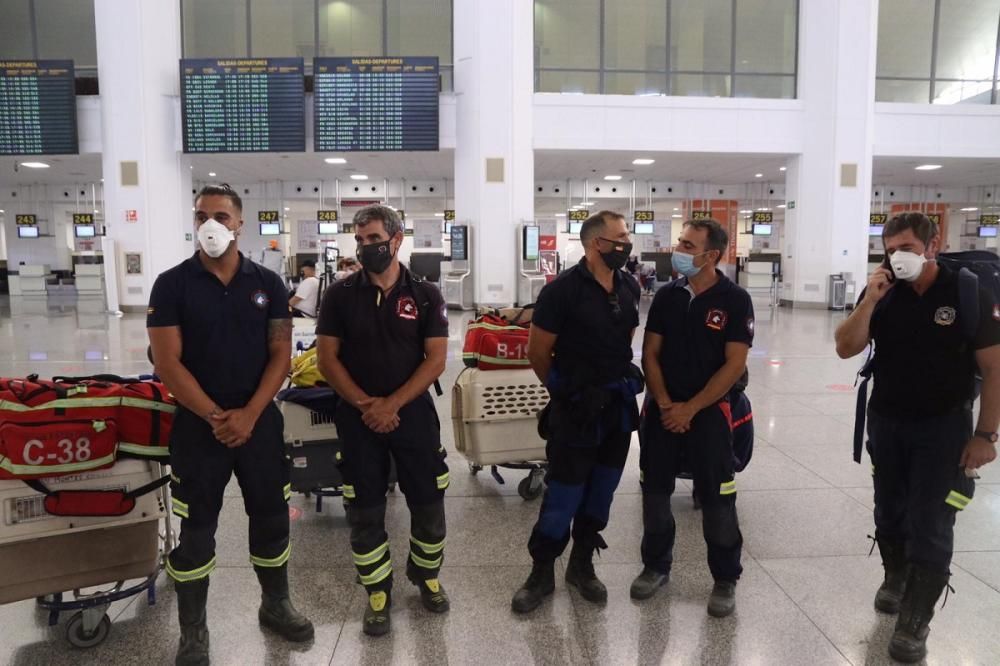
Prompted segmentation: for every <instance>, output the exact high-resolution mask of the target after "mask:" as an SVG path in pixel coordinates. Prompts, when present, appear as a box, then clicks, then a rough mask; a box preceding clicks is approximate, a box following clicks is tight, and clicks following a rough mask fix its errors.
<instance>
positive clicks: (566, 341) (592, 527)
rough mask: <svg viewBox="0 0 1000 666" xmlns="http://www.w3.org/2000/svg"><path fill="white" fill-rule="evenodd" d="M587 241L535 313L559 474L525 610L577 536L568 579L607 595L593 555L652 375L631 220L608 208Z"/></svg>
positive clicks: (548, 586) (534, 349) (535, 537)
mask: <svg viewBox="0 0 1000 666" xmlns="http://www.w3.org/2000/svg"><path fill="white" fill-rule="evenodd" d="M580 240H581V241H582V242H583V247H584V250H585V252H586V255H585V256H584V258H583V259H581V261H580V263H579V264H577V265H576V266H574V267H573V268H571V269H569V270H568V271H565V272H564V273H562V274H561V275H559V277H557V278H556V279H555V280H553V281H552V282H551V283H550V284H548V285H546V286H545V288H544V289H542V292H541V293H540V294H539V295H538V302H537V303H536V305H535V311H534V313H533V314H532V323H531V336H530V338H529V341H528V357H529V358H530V360H531V366H532V368H533V369H534V371H535V374H537V375H538V377H539V379H541V380H542V382H543V383H544V384H545V385H546V386H547V387H548V389H549V394H550V396H551V401H550V403H549V407H548V408H547V411H546V413H547V416H545V417H543V419H542V422H541V424H540V427H539V430H540V432H543V434H544V436H545V438H546V454H547V456H548V460H549V470H548V474H547V476H546V479H545V481H546V484H547V487H546V489H545V498H544V499H543V500H542V507H541V511H540V514H539V516H538V522H537V523H536V524H535V528H534V530H533V531H532V533H531V539H530V540H529V541H528V551H529V552H530V553H531V557H532V560H534V566H533V567H532V570H531V575H530V576H529V577H528V580H527V581H526V582H525V583H524V585H523V586H522V587H521V589H519V590H518V591H517V593H516V594H515V595H514V599H513V600H512V602H511V608H512V609H513V610H514V611H515V612H517V613H527V612H529V611H532V610H534V609H535V608H537V607H538V606H539V604H541V603H542V599H543V598H544V597H545V596H547V595H549V594H551V593H552V592H553V590H554V589H555V573H554V570H553V563H554V562H555V559H556V558H557V557H559V555H560V554H562V552H563V550H565V548H566V545H567V544H568V543H569V540H570V536H571V535H572V537H573V550H572V552H571V554H570V558H569V564H568V566H567V568H566V582H567V583H569V584H570V585H573V586H575V587H577V588H578V589H579V591H580V594H581V595H582V596H583V598H584V599H587V600H588V601H591V602H594V603H604V602H605V601H606V600H607V596H608V592H607V589H606V588H605V587H604V584H603V583H601V581H600V580H598V578H597V575H596V573H595V572H594V565H593V563H592V557H593V554H594V551H595V550H598V549H602V548H607V544H606V543H605V542H604V539H603V538H602V537H601V535H600V532H601V530H603V529H604V528H605V526H607V524H608V514H609V513H610V511H611V500H612V499H613V497H614V493H615V489H616V488H617V487H618V481H619V480H620V479H621V475H622V469H623V468H624V466H625V459H626V458H627V457H628V448H629V442H630V440H631V438H632V431H634V430H635V429H636V428H637V427H638V421H639V411H638V407H637V405H636V400H635V397H636V395H637V394H638V393H640V392H641V391H642V373H641V372H640V371H639V369H638V368H636V367H635V366H633V365H632V363H631V361H632V344H631V342H632V335H633V334H634V333H635V329H636V327H637V326H638V325H639V308H638V303H639V285H638V284H636V281H635V279H634V278H633V277H632V276H630V275H628V274H627V273H625V272H624V271H622V270H620V269H621V268H622V267H624V266H625V263H626V262H627V261H628V257H629V254H630V253H631V251H632V243H631V242H629V232H628V226H627V225H626V224H625V220H624V218H623V217H622V216H621V215H619V214H617V213H612V212H609V211H602V212H600V213H597V214H596V215H593V216H591V217H590V218H589V219H588V220H587V221H586V222H584V223H583V227H582V229H581V230H580ZM571 526H572V529H571Z"/></svg>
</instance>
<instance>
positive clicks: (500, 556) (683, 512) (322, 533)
mask: <svg viewBox="0 0 1000 666" xmlns="http://www.w3.org/2000/svg"><path fill="white" fill-rule="evenodd" d="M646 303H647V304H648V299H646ZM757 315H758V316H757V327H756V328H757V344H756V346H755V347H754V349H753V351H752V357H751V363H750V372H751V381H750V388H749V394H750V396H751V398H752V400H753V406H754V414H755V421H756V432H757V441H756V448H755V453H754V458H753V461H752V462H751V464H750V466H749V468H748V469H747V470H746V471H745V472H743V473H742V474H740V475H739V476H738V480H737V482H738V487H739V499H738V503H737V504H738V508H739V514H740V519H741V523H742V530H743V534H744V538H745V542H746V543H745V548H744V566H745V573H744V576H743V579H742V580H741V582H740V585H739V587H738V589H737V595H738V608H737V611H736V613H735V614H734V615H733V616H732V617H730V618H727V619H722V620H718V619H713V618H710V617H709V616H708V615H707V614H706V612H705V602H706V599H707V595H708V592H709V590H710V588H711V578H710V576H709V574H708V569H707V566H706V564H705V547H704V544H703V540H702V536H701V526H700V514H698V513H696V512H695V511H694V510H693V508H692V506H691V499H690V496H689V494H688V493H687V492H684V490H686V489H688V486H687V485H686V482H682V484H681V490H679V491H678V494H677V496H675V498H674V508H675V512H676V515H677V520H678V537H677V547H676V553H675V560H676V562H675V565H674V571H673V575H672V577H671V580H670V582H669V584H668V585H667V586H666V587H665V588H663V589H662V590H661V591H660V593H659V594H658V595H657V596H656V597H655V598H654V599H652V600H650V601H647V602H644V603H637V602H634V601H632V600H631V599H630V598H629V596H628V586H629V583H630V581H631V579H632V578H633V577H634V576H635V575H636V574H637V573H638V571H639V569H640V564H639V541H640V538H641V532H642V519H641V502H640V495H639V483H638V477H639V472H638V447H637V445H635V444H634V445H633V451H632V454H631V455H630V457H629V461H628V467H627V469H626V473H625V477H624V478H623V480H622V483H621V485H620V487H619V489H618V493H617V496H616V499H615V503H614V507H613V509H612V516H611V523H610V526H609V527H608V529H607V530H606V532H605V536H606V539H607V541H608V543H609V544H610V548H609V549H608V550H606V551H604V553H603V555H602V557H601V558H600V561H599V564H598V566H597V569H598V573H599V575H600V576H601V577H602V579H603V580H604V581H605V582H606V583H607V585H608V589H609V601H608V604H607V606H605V607H597V606H594V605H592V604H590V603H589V602H587V601H585V600H583V599H582V598H581V597H580V596H579V595H578V594H577V593H576V592H575V591H574V592H570V591H568V590H567V589H566V587H565V585H564V584H563V582H562V580H561V576H560V578H559V579H558V581H557V588H556V593H555V595H554V596H553V597H552V598H551V599H550V600H549V601H547V602H546V603H545V604H544V605H543V606H542V607H541V608H540V609H539V610H538V611H537V612H536V613H535V614H534V615H532V616H530V617H518V616H515V615H513V614H512V613H511V611H510V607H509V605H510V597H511V595H512V594H513V592H514V590H515V589H516V588H517V587H518V586H519V584H520V583H521V582H522V581H523V580H524V578H525V577H526V575H527V573H528V571H529V569H530V559H529V557H528V553H527V549H526V542H527V538H528V534H529V531H530V529H531V525H532V523H533V521H534V518H535V516H536V514H537V511H538V501H534V502H526V501H524V500H522V499H521V498H520V497H519V496H518V495H517V491H516V485H517V481H518V480H519V479H520V478H521V477H522V476H523V474H524V473H523V472H506V473H505V474H504V476H505V478H506V480H507V483H506V484H504V485H499V484H498V483H497V482H496V481H495V480H494V479H493V478H491V476H490V475H489V474H487V473H482V474H479V475H478V476H472V475H471V474H470V473H468V471H467V467H466V463H465V461H464V460H463V458H462V457H461V455H460V454H458V453H457V452H455V451H454V447H453V443H452V442H453V436H452V432H451V428H450V423H449V422H448V420H447V419H448V417H449V416H450V413H451V406H450V404H449V403H450V400H449V397H448V394H447V391H446V395H445V396H444V397H442V398H439V399H438V411H439V413H440V414H441V417H442V421H443V423H444V428H443V430H442V433H443V436H444V439H445V441H446V443H447V446H448V447H449V450H450V456H449V462H450V464H451V468H452V475H451V477H452V478H451V488H450V489H449V491H448V494H447V499H446V500H445V501H446V507H447V512H448V527H449V535H448V547H447V562H446V564H445V567H444V571H443V573H442V581H443V583H444V584H445V586H446V587H447V589H448V591H449V593H450V595H451V598H452V610H451V612H450V613H449V614H447V615H445V616H433V617H432V616H430V615H428V614H427V613H425V612H424V611H423V610H422V608H421V606H420V604H419V599H418V596H417V593H416V591H415V589H414V588H412V587H411V586H410V585H409V584H408V583H406V582H405V580H403V577H402V576H399V577H398V579H397V582H396V590H395V604H394V613H393V632H392V635H391V636H389V637H387V638H383V639H370V638H367V637H365V636H364V635H363V634H362V633H361V624H360V619H361V614H362V612H363V609H364V604H365V597H364V594H363V592H362V589H361V588H360V587H358V586H357V585H356V584H354V572H353V570H352V568H351V555H350V551H349V545H348V529H347V525H346V523H345V520H344V514H343V509H342V507H341V506H340V502H339V500H336V499H333V500H328V501H327V502H326V504H325V505H324V507H323V510H322V512H319V513H318V512H317V511H316V508H315V505H314V504H313V503H312V502H311V501H310V500H307V499H306V498H305V497H303V496H295V497H293V498H292V501H291V506H292V509H293V511H292V513H293V517H294V522H293V524H292V539H293V548H294V550H293V555H292V587H293V594H294V599H295V602H296V604H297V605H298V607H299V608H300V609H301V610H303V611H304V612H306V613H308V614H309V615H310V617H311V618H312V619H313V621H314V622H315V624H316V638H315V641H314V642H313V643H311V644H308V645H305V646H290V645H287V644H285V643H283V642H281V641H280V640H276V639H275V638H274V637H273V636H270V635H265V634H263V633H261V631H260V629H259V628H258V626H257V620H256V607H257V603H258V588H257V584H256V581H255V580H254V576H253V572H252V570H251V569H250V566H249V563H248V561H247V556H246V542H247V527H246V516H245V514H244V513H243V509H242V500H241V498H240V496H239V492H238V489H237V488H236V486H235V485H234V486H232V487H231V488H230V492H228V493H227V498H226V501H225V508H224V511H223V515H222V516H221V519H220V529H219V533H218V558H219V565H220V566H219V568H218V569H217V571H216V573H215V574H214V575H213V576H212V579H211V581H212V582H211V590H210V601H209V623H210V628H211V631H212V659H213V663H215V664H234V665H235V664H240V665H242V664H284V663H295V664H300V663H301V664H388V663H396V664H445V663H450V664H527V663H542V664H574V665H576V664H635V663H641V664H656V663H664V664H729V663H732V664H765V665H770V664H810V665H814V664H816V665H818V664H879V663H887V662H888V657H887V656H886V644H887V641H888V638H889V635H890V633H891V628H892V622H893V621H892V620H891V619H889V618H887V617H885V616H881V615H879V614H877V613H876V612H875V611H874V609H873V608H872V598H873V595H874V591H875V589H876V588H877V587H878V584H879V582H880V577H881V567H880V565H879V561H878V557H877V555H876V556H875V557H869V556H868V551H869V547H870V543H869V541H868V539H867V538H866V535H867V534H870V533H872V531H873V526H872V516H871V512H872V489H871V478H870V475H869V471H868V468H867V465H864V466H862V465H856V464H854V462H853V461H852V460H851V451H850V449H851V437H852V427H853V426H852V424H853V413H854V392H853V389H852V386H851V385H852V382H853V377H854V371H855V369H856V367H857V365H858V364H857V362H855V361H841V360H838V359H837V358H836V356H835V355H834V353H833V344H832V339H833V331H834V328H835V327H836V325H837V323H838V322H839V321H840V320H841V319H842V317H843V315H842V314H838V313H830V312H825V311H810V310H799V311H791V310H786V309H782V310H776V311H771V310H769V309H768V308H767V305H766V304H765V303H762V304H760V305H758V312H757ZM465 318H467V315H466V316H465V317H463V316H462V315H458V314H453V315H452V324H453V326H452V331H453V332H452V339H451V344H450V350H451V357H450V359H449V365H448V370H447V373H446V375H445V377H444V378H443V381H442V384H444V385H445V387H446V388H447V387H448V386H450V385H451V384H452V383H453V382H454V379H455V377H456V375H457V373H458V371H459V370H460V367H461V361H460V358H459V353H460V351H461V331H462V324H463V322H464V321H465ZM636 344H637V346H638V344H639V342H638V340H637V343H636ZM145 349H146V334H145V329H144V322H143V319H142V317H140V316H136V315H129V316H126V317H124V318H115V317H109V316H108V315H106V314H103V313H102V312H101V311H100V307H99V306H98V305H96V304H94V303H88V302H86V301H84V302H80V303H77V302H76V301H75V300H71V301H66V302H58V301H55V300H51V299H50V300H49V301H44V300H43V301H35V302H32V301H26V300H25V299H15V300H14V302H8V301H6V300H5V301H2V302H0V367H2V373H3V374H4V375H7V376H19V375H26V374H30V373H38V374H40V375H42V376H52V375H56V374H70V375H79V374H93V373H97V372H102V371H114V372H118V373H124V374H130V373H139V372H144V371H148V365H147V363H146V361H145ZM388 522H389V525H390V527H389V530H390V532H391V534H392V547H393V554H394V560H395V562H396V565H397V569H398V570H402V567H403V565H404V558H405V553H406V550H405V548H406V545H405V544H406V540H407V528H408V525H409V520H408V516H407V513H406V507H405V504H404V502H403V500H402V498H401V497H399V496H398V494H397V495H393V496H391V497H390V499H389V519H388ZM955 541H956V543H955V545H956V554H955V559H954V565H953V568H952V570H953V574H954V575H953V577H952V585H953V586H954V588H955V593H954V594H952V595H951V596H950V597H949V598H948V600H947V605H946V607H945V608H944V609H943V610H939V611H938V615H937V617H936V618H935V620H934V622H933V624H932V631H931V636H930V640H929V648H930V656H929V658H928V662H929V663H934V664H949V665H950V664H998V663H1000V632H998V631H997V627H998V620H1000V463H996V464H994V465H993V466H992V467H988V468H986V469H985V470H983V471H982V482H981V483H980V484H979V486H978V488H977V490H976V496H975V499H974V500H973V502H972V504H971V505H970V507H969V508H968V509H966V510H965V511H964V512H963V513H962V514H961V515H960V516H959V521H958V527H957V531H956V539H955ZM562 567H563V564H562V563H560V564H559V571H560V572H561V571H562ZM157 589H158V594H159V600H158V603H157V604H156V605H155V606H148V605H147V604H146V602H145V598H135V599H130V600H126V601H122V602H117V603H116V604H115V605H114V606H113V607H112V610H111V615H112V616H113V619H114V624H113V626H112V628H111V633H110V636H109V637H108V639H107V641H106V642H105V643H103V644H102V645H100V646H98V647H95V648H92V649H90V650H87V651H81V650H78V649H74V648H71V647H70V646H69V645H68V643H67V642H66V640H65V638H64V633H65V626H64V625H65V621H66V620H65V616H64V619H63V620H62V622H61V623H60V626H56V627H48V626H47V623H46V616H45V615H44V614H43V613H40V612H38V611H37V610H36V609H35V606H34V602H30V601H26V602H21V603H15V604H10V605H7V606H3V607H0V664H32V665H34V664H39V665H41V664H45V665H54V664H91V663H93V664H102V665H108V664H166V663H172V660H173V654H174V650H175V647H176V642H177V636H178V629H177V625H176V618H175V613H176V609H175V599H174V595H173V592H172V590H171V586H170V585H169V584H168V583H167V582H166V581H165V580H164V579H163V578H162V577H161V579H160V581H159V583H158V585H157Z"/></svg>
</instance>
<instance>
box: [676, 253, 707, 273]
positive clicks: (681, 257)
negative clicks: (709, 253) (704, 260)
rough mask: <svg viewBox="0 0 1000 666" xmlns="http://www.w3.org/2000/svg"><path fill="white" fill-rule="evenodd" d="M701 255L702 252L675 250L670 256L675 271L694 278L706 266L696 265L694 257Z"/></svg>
mask: <svg viewBox="0 0 1000 666" xmlns="http://www.w3.org/2000/svg"><path fill="white" fill-rule="evenodd" d="M702 254H704V253H702ZM700 256H701V255H700V254H688V253H687V252H677V251H675V252H674V253H673V255H671V257H670V263H671V264H672V265H673V267H674V270H675V271H677V272H678V273H680V274H681V275H683V276H684V277H688V278H692V277H694V276H695V275H697V274H698V273H700V272H701V269H702V268H704V266H695V265H694V258H695V257H700Z"/></svg>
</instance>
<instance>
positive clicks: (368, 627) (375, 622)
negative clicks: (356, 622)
mask: <svg viewBox="0 0 1000 666" xmlns="http://www.w3.org/2000/svg"><path fill="white" fill-rule="evenodd" d="M390 608H392V595H391V594H390V593H389V590H384V591H383V590H380V591H378V592H370V593H369V594H368V605H367V606H365V616H364V618H363V619H362V620H361V630H362V631H364V632H365V633H366V634H367V635H369V636H385V635H386V634H388V633H389V630H390V629H392V617H391V616H390V615H389V609H390Z"/></svg>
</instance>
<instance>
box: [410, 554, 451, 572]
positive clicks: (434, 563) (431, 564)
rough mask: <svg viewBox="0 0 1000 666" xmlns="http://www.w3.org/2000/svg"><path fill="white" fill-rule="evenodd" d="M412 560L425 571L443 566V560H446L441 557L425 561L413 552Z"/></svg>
mask: <svg viewBox="0 0 1000 666" xmlns="http://www.w3.org/2000/svg"><path fill="white" fill-rule="evenodd" d="M410 559H411V560H413V563H414V564H416V565H417V566H418V567H421V568H423V569H437V568H438V567H440V566H441V560H442V559H444V558H442V557H439V558H437V559H436V560H425V559H424V558H422V557H420V556H419V555H417V554H416V553H412V552H411V553H410Z"/></svg>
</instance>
